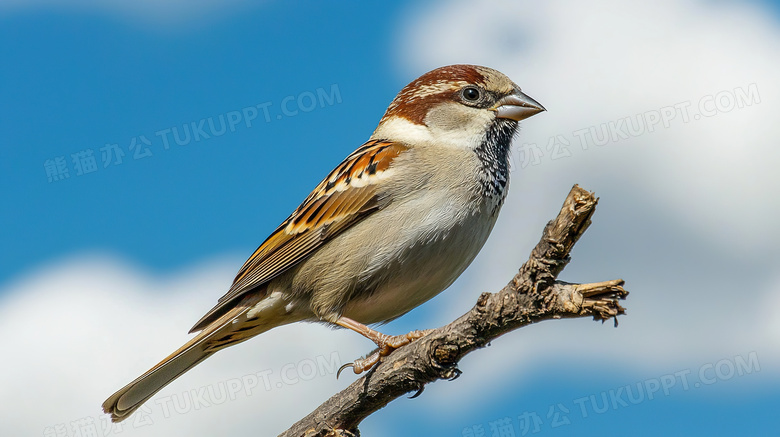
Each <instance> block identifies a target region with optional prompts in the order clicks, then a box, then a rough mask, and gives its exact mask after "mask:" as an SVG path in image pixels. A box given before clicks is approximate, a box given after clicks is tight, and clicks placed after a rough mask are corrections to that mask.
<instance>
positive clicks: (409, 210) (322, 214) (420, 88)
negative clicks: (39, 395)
mask: <svg viewBox="0 0 780 437" xmlns="http://www.w3.org/2000/svg"><path fill="white" fill-rule="evenodd" d="M544 110H545V108H544V107H542V105H540V104H539V103H537V102H536V101H535V100H534V99H532V98H530V97H529V96H527V95H525V94H523V92H522V91H521V90H520V87H518V86H517V85H516V84H515V83H514V82H512V81H511V80H510V79H509V78H508V77H507V76H505V75H504V74H502V73H500V72H498V71H496V70H493V69H491V68H487V67H481V66H475V65H450V66H446V67H441V68H437V69H435V70H432V71H430V72H428V73H425V74H423V75H422V76H420V77H419V78H418V79H416V80H414V81H413V82H411V83H410V84H408V85H407V86H406V87H404V88H403V89H402V90H401V92H400V93H398V95H397V96H396V97H395V99H394V100H393V101H392V102H391V103H390V106H389V107H388V108H387V111H386V112H385V114H384V116H383V117H382V119H381V120H380V121H379V125H378V126H377V128H376V130H375V131H374V133H373V134H372V135H371V137H370V138H369V140H368V141H367V142H366V143H365V144H363V145H362V146H360V147H359V148H358V149H357V150H355V151H354V152H353V153H352V154H351V155H349V156H348V157H347V158H346V159H345V160H344V161H343V162H341V164H339V165H338V166H337V167H336V168H335V169H334V170H333V171H331V172H330V174H328V176H327V177H326V178H325V179H324V180H323V181H322V182H321V183H320V184H319V185H317V187H316V188H315V189H314V191H312V192H311V194H309V196H308V197H307V198H306V199H305V200H304V201H303V203H301V205H300V206H299V207H298V209H296V210H295V211H294V212H293V213H292V214H291V215H290V216H289V217H288V218H287V219H286V220H284V221H283V222H282V224H281V225H279V227H277V228H276V230H275V231H273V232H272V233H271V235H270V236H269V237H268V238H267V239H266V240H265V241H264V242H263V243H262V244H261V245H260V247H258V248H257V250H255V252H254V253H253V254H252V256H250V257H249V259H248V260H247V261H246V262H245V263H244V265H243V266H242V267H241V269H240V270H239V271H238V274H237V276H236V278H235V280H234V281H233V285H232V286H231V287H230V289H229V290H228V292H227V294H225V295H224V296H222V298H220V299H219V301H218V302H217V304H216V306H214V308H212V309H211V310H210V311H209V312H207V313H206V315H204V316H203V317H202V318H201V319H200V320H199V321H198V322H197V323H196V324H195V326H193V327H192V329H191V330H190V333H194V332H197V335H196V336H195V337H193V338H192V339H191V340H190V341H188V342H187V343H186V344H184V345H183V346H182V347H181V348H179V349H178V350H176V351H175V352H173V353H172V354H171V355H169V356H168V357H167V358H165V359H164V360H162V361H161V362H160V363H159V364H157V365H156V366H154V367H152V368H151V369H150V370H149V371H147V372H146V373H144V374H143V375H141V376H140V377H138V378H137V379H136V380H134V381H133V382H131V383H129V384H128V385H126V386H125V387H123V388H122V389H120V390H119V391H117V392H116V393H114V394H113V395H111V396H110V397H109V398H108V399H107V400H106V401H105V402H104V403H103V411H105V412H106V413H108V414H111V419H112V420H113V421H114V422H119V421H121V420H124V419H126V418H127V417H128V416H129V415H130V414H132V413H133V412H134V411H135V410H136V409H138V408H139V407H140V406H141V405H142V404H143V403H144V402H146V401H147V400H149V398H151V397H152V396H153V395H154V394H155V393H157V392H158V391H159V390H161V389H162V388H163V387H165V386H166V385H167V384H169V383H170V382H171V381H173V380H174V379H176V378H177V377H179V376H180V375H181V374H183V373H184V372H186V371H187V370H189V369H190V368H192V367H193V366H195V365H197V364H198V363H200V362H201V361H203V360H205V359H206V358H208V357H210V356H211V355H212V354H214V353H215V352H217V351H219V350H220V349H223V348H225V347H228V346H233V345H235V344H238V343H241V342H243V341H245V340H248V339H250V338H251V337H254V336H256V335H258V334H260V333H263V332H265V331H268V330H269V329H271V328H274V327H277V326H281V325H285V324H288V323H293V322H299V321H309V322H312V321H313V322H322V323H326V324H330V325H332V326H338V327H343V328H347V329H351V330H353V331H355V332H357V333H359V334H361V335H363V336H365V337H367V338H368V339H370V340H372V341H373V342H374V343H375V344H376V345H377V349H376V350H375V352H373V353H372V354H370V355H368V356H367V357H365V358H362V359H358V360H355V362H354V363H351V364H350V365H351V366H352V367H353V370H354V372H355V373H360V372H362V371H364V370H367V369H369V368H371V367H373V366H374V365H375V364H376V363H377V362H378V361H379V360H380V359H381V357H382V356H386V355H387V354H389V353H390V352H392V351H393V350H394V349H396V348H399V347H402V346H404V345H406V344H408V343H409V342H411V341H413V340H415V339H417V338H420V337H421V336H423V335H425V334H426V333H427V331H412V332H410V333H408V334H404V335H396V336H390V335H386V334H383V333H381V332H378V331H376V330H374V329H372V328H370V327H369V326H368V325H372V324H379V323H384V322H388V321H391V320H393V319H395V318H397V317H400V316H402V315H404V314H406V313H407V312H409V311H410V310H412V309H413V308H415V307H417V306H418V305H420V304H422V303H423V302H425V301H427V300H429V299H431V298H432V297H434V296H436V295H437V294H439V293H440V292H441V291H443V290H444V289H446V288H447V287H449V286H450V284H452V283H453V282H454V281H455V279H456V278H457V277H458V276H460V274H461V273H463V271H464V270H465V269H466V267H468V265H469V264H470V263H471V262H472V261H473V260H474V258H475V257H476V256H477V253H479V251H480V249H481V248H482V246H483V245H484V243H485V241H486V240H487V238H488V236H489V235H490V231H491V230H492V229H493V225H494V224H495V223H496V219H497V217H498V213H499V210H500V209H501V206H502V204H503V203H504V199H505V198H506V194H507V189H508V184H509V152H510V144H511V142H512V139H513V137H514V136H515V134H516V133H517V131H518V122H519V121H520V120H523V119H525V118H528V117H530V116H532V115H534V114H537V113H539V112H541V111H544Z"/></svg>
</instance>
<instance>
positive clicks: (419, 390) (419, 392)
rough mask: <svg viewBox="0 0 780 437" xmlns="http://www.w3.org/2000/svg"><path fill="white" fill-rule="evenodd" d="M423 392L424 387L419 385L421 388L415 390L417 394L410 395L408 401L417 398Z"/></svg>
mask: <svg viewBox="0 0 780 437" xmlns="http://www.w3.org/2000/svg"><path fill="white" fill-rule="evenodd" d="M424 390H425V385H421V386H420V388H418V389H417V393H415V394H413V395H411V396H410V397H409V399H414V398H416V397H417V396H420V395H421V394H422V392H423V391H424Z"/></svg>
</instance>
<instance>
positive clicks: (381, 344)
mask: <svg viewBox="0 0 780 437" xmlns="http://www.w3.org/2000/svg"><path fill="white" fill-rule="evenodd" d="M336 324H337V325H339V326H341V327H343V328H347V329H351V330H353V331H355V332H357V333H358V334H360V335H362V336H364V337H366V338H367V339H369V340H371V341H373V342H374V343H376V346H377V349H376V350H375V351H374V352H372V353H371V354H369V355H368V356H366V357H364V358H359V359H357V360H355V361H354V362H352V363H348V364H345V365H344V366H342V367H341V369H339V373H340V372H341V370H343V369H344V368H345V367H352V371H353V372H355V374H360V373H363V372H364V371H366V370H368V369H370V368H372V367H374V366H375V365H376V364H377V363H378V362H379V359H380V358H382V357H384V356H387V355H389V354H390V352H392V351H394V350H395V349H398V348H399V347H401V346H405V345H407V344H409V343H411V342H413V341H414V340H417V339H418V338H421V337H424V336H426V335H428V334H429V333H430V332H431V331H433V330H432V329H426V330H424V331H412V332H409V333H407V334H403V335H387V334H382V333H381V332H379V331H375V330H373V329H371V328H369V327H368V326H366V325H364V324H362V323H360V322H356V321H354V320H352V319H350V318H347V317H339V318H338V320H336Z"/></svg>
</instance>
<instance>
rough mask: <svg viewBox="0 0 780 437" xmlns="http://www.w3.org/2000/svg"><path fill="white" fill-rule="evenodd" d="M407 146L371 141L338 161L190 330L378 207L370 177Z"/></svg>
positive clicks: (381, 201) (381, 172) (380, 204)
mask: <svg viewBox="0 0 780 437" xmlns="http://www.w3.org/2000/svg"><path fill="white" fill-rule="evenodd" d="M406 150H408V148H407V147H406V146H403V145H401V144H397V143H392V142H386V141H378V140H372V141H369V142H367V143H365V144H364V145H362V146H361V147H360V148H358V149H357V150H355V151H354V152H353V153H352V154H351V155H349V156H348V157H347V159H345V160H344V161H342V162H341V164H339V165H338V166H337V167H336V168H335V169H334V170H333V171H332V172H331V173H330V174H329V175H328V176H327V177H326V178H325V179H324V180H323V181H322V182H320V184H319V185H317V187H316V188H315V189H314V191H312V193H311V194H310V195H309V196H308V197H307V198H306V200H304V201H303V203H302V204H301V205H300V206H299V207H298V209H296V210H295V212H293V213H292V215H290V217H288V218H287V220H285V221H284V222H283V223H282V224H281V225H279V227H278V228H276V230H275V231H274V232H273V233H272V234H271V235H270V236H269V237H268V238H267V239H266V240H265V241H264V242H263V244H261V245H260V247H258V248H257V250H255V252H254V253H253V254H252V256H250V257H249V259H248V260H246V262H245V263H244V265H243V266H242V267H241V269H240V270H239V271H238V274H237V275H236V278H235V279H234V280H233V285H232V286H231V287H230V290H228V292H227V293H226V294H225V295H224V296H222V297H221V298H220V299H219V303H218V304H217V305H216V306H215V307H214V308H212V309H211V311H209V312H208V313H206V315H205V316H203V317H202V318H201V319H200V320H199V321H198V323H196V324H195V326H194V327H193V328H192V329H191V330H190V332H195V331H199V330H201V329H203V328H204V327H206V326H207V325H208V324H209V323H210V322H212V321H213V320H215V319H217V318H218V317H219V316H220V315H221V314H223V313H224V312H226V311H228V310H229V309H230V308H231V307H232V306H233V304H234V302H236V300H237V299H238V298H240V297H241V296H243V295H244V294H246V293H247V292H250V291H252V290H254V289H256V288H257V287H259V286H261V285H263V284H265V283H267V282H268V281H270V280H271V279H273V278H275V277H277V276H279V275H280V274H282V273H284V272H285V271H286V270H288V269H289V268H291V267H293V266H295V265H296V264H297V263H299V262H300V261H302V260H303V259H304V258H306V257H308V256H309V255H311V254H312V253H313V252H314V251H315V250H316V249H317V248H318V247H320V246H322V245H323V244H325V243H326V242H327V241H329V240H330V239H332V238H333V237H335V236H336V235H338V234H339V233H341V232H343V231H344V230H345V229H347V228H349V227H350V226H352V225H353V224H355V223H357V222H358V221H360V220H361V219H363V218H364V217H365V216H366V215H368V214H371V213H372V212H374V211H376V210H377V209H380V208H382V207H383V206H384V205H385V203H386V202H387V201H388V200H387V199H382V198H380V194H379V193H378V189H377V184H376V182H377V181H378V180H380V179H381V178H382V177H383V176H386V175H387V171H388V169H389V168H390V164H391V163H392V161H393V160H394V159H395V158H396V157H398V155H400V154H401V153H403V152H404V151H406Z"/></svg>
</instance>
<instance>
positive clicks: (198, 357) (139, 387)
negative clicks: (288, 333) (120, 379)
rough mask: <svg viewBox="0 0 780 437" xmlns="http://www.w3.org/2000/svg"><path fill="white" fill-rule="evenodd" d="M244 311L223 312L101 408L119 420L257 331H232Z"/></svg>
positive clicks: (115, 419) (244, 308) (243, 309)
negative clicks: (219, 352)
mask: <svg viewBox="0 0 780 437" xmlns="http://www.w3.org/2000/svg"><path fill="white" fill-rule="evenodd" d="M246 311H247V308H246V307H243V308H234V309H233V310H231V311H228V312H227V313H226V314H224V315H222V316H221V317H220V318H219V319H218V320H215V321H214V322H213V323H211V324H210V325H209V326H208V327H206V328H205V329H204V330H203V331H201V332H200V333H198V335H197V336H195V337H194V338H193V339H192V340H190V341H188V342H187V343H185V344H184V345H183V346H182V347H180V348H179V349H178V350H177V351H175V352H174V353H172V354H170V355H169V356H168V357H166V358H165V359H164V360H162V361H160V362H159V363H158V364H157V365H156V366H154V367H152V368H151V369H149V371H147V372H146V373H144V374H143V375H141V376H139V377H138V378H137V379H136V380H135V381H133V382H131V383H130V384H127V385H126V386H124V387H123V388H121V389H120V390H119V391H117V392H116V393H114V394H113V395H111V396H110V397H109V398H108V399H106V401H105V402H103V411H104V412H106V413H108V414H110V415H111V420H112V421H113V422H121V421H122V420H124V419H126V418H127V417H128V416H130V415H131V414H133V412H134V411H135V410H137V409H138V408H140V407H141V405H143V403H144V402H146V401H147V400H149V398H151V397H152V396H154V394H155V393H157V392H158V391H160V390H161V389H162V388H163V387H165V386H166V385H168V384H170V383H171V382H173V380H175V379H176V378H178V377H179V376H180V375H181V374H183V373H184V372H186V371H187V370H189V369H191V368H193V367H195V366H196V365H197V364H198V363H200V362H201V361H203V360H205V359H206V358H208V357H210V356H211V355H212V354H214V353H215V352H216V351H218V350H220V349H222V348H224V347H226V346H229V345H232V344H236V343H239V342H241V341H243V340H246V339H248V338H249V337H251V336H254V335H256V334H257V332H253V333H252V335H250V336H241V337H238V338H236V337H235V336H233V335H231V331H232V330H233V329H232V326H231V325H232V322H233V320H235V319H236V318H238V317H239V316H241V315H242V314H243V313H245V312H246ZM269 328H270V327H269Z"/></svg>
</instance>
